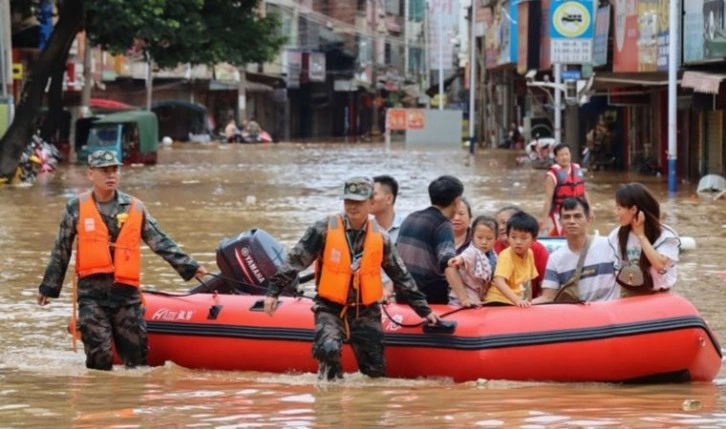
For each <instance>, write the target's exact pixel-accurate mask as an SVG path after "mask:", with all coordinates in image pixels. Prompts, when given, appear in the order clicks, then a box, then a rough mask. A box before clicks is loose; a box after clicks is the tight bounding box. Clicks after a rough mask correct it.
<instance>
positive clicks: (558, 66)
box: [554, 63, 562, 144]
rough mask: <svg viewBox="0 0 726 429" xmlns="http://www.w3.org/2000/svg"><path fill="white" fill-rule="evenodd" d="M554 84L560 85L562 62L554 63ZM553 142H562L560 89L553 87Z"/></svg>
mask: <svg viewBox="0 0 726 429" xmlns="http://www.w3.org/2000/svg"><path fill="white" fill-rule="evenodd" d="M554 74H555V85H556V87H557V88H560V87H562V64H560V63H555V64H554ZM554 127H555V144H560V143H562V91H561V90H560V89H555V123H554Z"/></svg>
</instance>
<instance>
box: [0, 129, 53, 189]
mask: <svg viewBox="0 0 726 429" xmlns="http://www.w3.org/2000/svg"><path fill="white" fill-rule="evenodd" d="M62 159H63V157H62V155H61V154H60V152H59V151H58V149H57V148H56V147H55V146H53V145H51V144H50V143H48V142H46V141H45V140H43V138H42V137H40V135H39V134H34V135H33V137H32V138H31V140H30V143H28V145H27V146H26V147H25V150H23V153H22V154H21V156H20V162H19V163H18V167H17V168H16V169H15V174H14V175H13V177H12V178H11V179H10V180H9V182H10V183H13V184H32V183H35V181H36V179H37V177H38V174H42V173H50V172H53V171H55V169H56V168H57V167H58V163H59V162H60V161H61V160H62ZM7 182H8V180H7V179H3V180H0V185H2V184H5V183H7Z"/></svg>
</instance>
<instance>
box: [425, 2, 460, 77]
mask: <svg viewBox="0 0 726 429" xmlns="http://www.w3.org/2000/svg"><path fill="white" fill-rule="evenodd" d="M428 12H429V20H428V24H429V52H428V58H429V66H430V67H431V69H432V70H439V69H443V70H450V69H453V68H454V43H453V42H452V40H453V39H454V38H455V37H456V36H458V35H459V34H458V33H459V0H430V2H429V11H428Z"/></svg>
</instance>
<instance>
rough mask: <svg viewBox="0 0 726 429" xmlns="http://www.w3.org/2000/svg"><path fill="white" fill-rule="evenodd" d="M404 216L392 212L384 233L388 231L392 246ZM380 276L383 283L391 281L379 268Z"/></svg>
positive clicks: (394, 243)
mask: <svg viewBox="0 0 726 429" xmlns="http://www.w3.org/2000/svg"><path fill="white" fill-rule="evenodd" d="M404 219H405V218H404V217H403V216H401V215H399V214H398V213H396V212H393V222H391V227H390V228H388V230H387V231H386V233H388V236H389V237H391V244H393V247H396V240H398V231H399V230H400V229H401V224H402V223H403V220H404ZM381 278H382V279H383V283H389V282H390V281H391V279H390V277H388V275H387V274H386V272H385V271H383V270H381Z"/></svg>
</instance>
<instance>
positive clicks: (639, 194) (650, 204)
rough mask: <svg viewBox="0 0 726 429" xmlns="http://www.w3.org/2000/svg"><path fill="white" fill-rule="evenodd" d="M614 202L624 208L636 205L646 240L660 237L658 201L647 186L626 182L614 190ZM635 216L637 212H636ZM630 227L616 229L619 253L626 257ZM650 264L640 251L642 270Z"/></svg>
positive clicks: (645, 269) (646, 268) (652, 241)
mask: <svg viewBox="0 0 726 429" xmlns="http://www.w3.org/2000/svg"><path fill="white" fill-rule="evenodd" d="M615 202H616V203H617V204H618V205H619V206H620V207H624V208H626V209H629V208H632V207H637V208H638V212H642V213H643V214H644V215H645V228H644V229H645V236H646V237H647V238H648V241H650V242H651V243H655V241H656V240H657V239H658V238H659V237H660V234H661V232H662V230H663V227H662V224H661V222H660V203H659V202H658V200H656V199H655V197H654V196H653V194H651V193H650V191H649V190H648V188H646V187H645V186H643V185H642V184H640V183H628V184H625V185H623V186H621V187H620V189H618V190H617V191H616V192H615ZM636 216H637V212H636ZM631 229H632V227H631V226H630V225H625V226H621V227H620V230H619V231H618V243H619V244H620V255H621V257H622V258H626V257H627V255H626V252H625V248H626V246H627V244H628V236H629V235H630V231H631ZM650 266H651V263H650V261H649V260H648V258H647V257H646V256H645V252H641V253H640V267H641V269H642V270H643V271H647V270H648V269H649V268H650Z"/></svg>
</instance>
